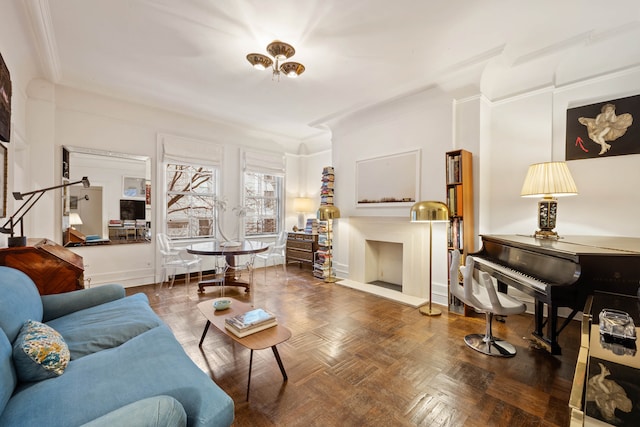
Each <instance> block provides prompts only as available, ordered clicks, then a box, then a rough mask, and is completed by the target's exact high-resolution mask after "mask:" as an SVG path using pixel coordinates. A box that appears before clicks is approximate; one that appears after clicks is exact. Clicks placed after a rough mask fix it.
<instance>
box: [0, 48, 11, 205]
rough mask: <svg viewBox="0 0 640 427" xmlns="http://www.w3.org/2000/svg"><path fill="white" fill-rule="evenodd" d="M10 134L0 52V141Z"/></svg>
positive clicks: (7, 88) (6, 85) (5, 75)
mask: <svg viewBox="0 0 640 427" xmlns="http://www.w3.org/2000/svg"><path fill="white" fill-rule="evenodd" d="M10 135H11V77H10V75H9V69H8V68H7V65H6V64H5V63H4V59H2V54H0V141H5V142H9V136H10ZM5 194H6V193H5ZM3 212H4V210H3ZM3 216H4V215H3Z"/></svg>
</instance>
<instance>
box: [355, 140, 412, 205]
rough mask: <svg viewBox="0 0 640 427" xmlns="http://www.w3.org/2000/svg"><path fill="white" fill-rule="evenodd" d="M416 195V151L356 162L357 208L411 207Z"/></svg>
mask: <svg viewBox="0 0 640 427" xmlns="http://www.w3.org/2000/svg"><path fill="white" fill-rule="evenodd" d="M419 194H420V150H414V151H408V152H405V153H398V154H392V155H389V156H381V157H375V158H372V159H366V160H359V161H357V162H356V200H357V204H356V206H357V207H380V206H412V205H413V204H414V203H415V202H416V200H417V199H418V196H419Z"/></svg>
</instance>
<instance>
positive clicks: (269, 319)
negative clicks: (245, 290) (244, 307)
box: [224, 308, 278, 338]
mask: <svg viewBox="0 0 640 427" xmlns="http://www.w3.org/2000/svg"><path fill="white" fill-rule="evenodd" d="M224 322H225V323H224V326H225V328H227V330H228V331H229V332H231V333H232V334H234V335H235V336H237V337H239V338H242V337H246V336H247V335H251V334H255V333H256V332H260V331H263V330H265V329H268V328H272V327H274V326H276V325H277V324H278V320H277V319H276V316H274V315H273V314H272V313H269V312H268V311H266V310H264V309H262V308H256V309H254V310H250V311H247V312H246V313H242V314H238V315H237V316H233V317H228V318H226V319H225V321H224Z"/></svg>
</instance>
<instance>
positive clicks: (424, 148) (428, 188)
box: [330, 88, 453, 299]
mask: <svg viewBox="0 0 640 427" xmlns="http://www.w3.org/2000/svg"><path fill="white" fill-rule="evenodd" d="M452 102H453V98H452V97H451V96H450V95H448V94H447V93H444V92H443V91H440V90H438V89H437V88H430V89H426V90H424V91H421V92H419V93H415V94H412V95H409V96H407V97H404V98H401V99H397V100H394V101H391V102H388V103H384V104H381V105H379V106H377V107H375V108H371V109H368V110H366V111H362V112H360V113H357V114H354V115H352V116H349V117H346V118H343V119H341V120H340V121H338V122H335V123H332V124H330V126H331V130H332V134H333V150H332V159H333V166H334V168H335V197H334V200H335V205H336V206H337V207H338V208H340V212H341V219H339V220H337V221H336V222H335V225H336V232H335V234H334V242H335V245H334V246H335V249H334V251H335V252H334V267H335V268H336V271H337V275H338V276H339V277H348V276H349V263H350V260H349V231H350V228H349V217H357V216H374V217H375V216H383V217H397V218H398V219H399V220H401V221H405V220H406V221H407V222H409V211H410V206H401V207H358V206H357V205H356V162H357V161H358V160H365V159H369V158H374V157H379V156H385V155H392V154H397V153H404V152H407V151H412V150H416V149H419V150H420V152H421V162H420V173H421V179H420V183H421V185H420V189H419V190H420V191H419V200H440V201H444V200H445V194H446V190H445V153H446V152H447V151H450V150H452V149H453V146H452V140H453V121H452ZM388 179H390V180H393V179H394V177H392V176H390V177H388ZM434 241H436V242H446V238H445V229H444V227H437V226H436V227H434ZM442 246H443V248H442V251H439V252H438V253H437V254H435V253H436V251H435V250H434V254H435V255H434V256H435V259H436V260H444V259H446V257H445V256H444V255H443V254H444V253H445V246H446V244H443V245H442ZM425 262H427V261H425ZM433 283H434V286H438V285H440V286H445V287H446V284H447V266H446V262H438V263H436V262H434V269H433ZM425 286H426V284H425ZM445 295H446V291H445ZM445 299H446V298H445Z"/></svg>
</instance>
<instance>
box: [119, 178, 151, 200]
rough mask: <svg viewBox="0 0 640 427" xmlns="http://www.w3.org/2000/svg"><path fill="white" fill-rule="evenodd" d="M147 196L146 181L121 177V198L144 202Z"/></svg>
mask: <svg viewBox="0 0 640 427" xmlns="http://www.w3.org/2000/svg"><path fill="white" fill-rule="evenodd" d="M146 195H147V180H146V179H144V178H132V177H129V176H123V177H122V197H123V198H126V199H142V200H145V198H146Z"/></svg>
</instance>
